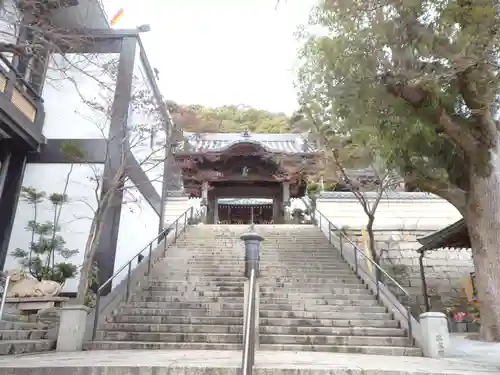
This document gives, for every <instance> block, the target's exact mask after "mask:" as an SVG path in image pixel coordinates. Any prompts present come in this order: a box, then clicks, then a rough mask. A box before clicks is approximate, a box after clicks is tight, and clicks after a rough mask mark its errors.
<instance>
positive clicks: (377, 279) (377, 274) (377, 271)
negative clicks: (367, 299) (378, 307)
mask: <svg viewBox="0 0 500 375" xmlns="http://www.w3.org/2000/svg"><path fill="white" fill-rule="evenodd" d="M375 282H376V283H377V301H379V302H380V270H379V269H378V267H375Z"/></svg>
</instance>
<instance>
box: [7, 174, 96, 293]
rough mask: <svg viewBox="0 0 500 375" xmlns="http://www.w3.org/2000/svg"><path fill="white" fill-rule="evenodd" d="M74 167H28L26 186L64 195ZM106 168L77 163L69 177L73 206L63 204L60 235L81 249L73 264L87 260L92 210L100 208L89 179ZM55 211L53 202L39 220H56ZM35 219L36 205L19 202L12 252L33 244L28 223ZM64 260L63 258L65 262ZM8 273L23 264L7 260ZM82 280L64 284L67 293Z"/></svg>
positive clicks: (70, 245) (43, 207)
mask: <svg viewBox="0 0 500 375" xmlns="http://www.w3.org/2000/svg"><path fill="white" fill-rule="evenodd" d="M70 168H71V165H70V164H28V165H27V167H26V172H25V174H24V179H23V186H25V187H34V188H36V189H37V190H39V191H45V192H46V193H47V195H50V194H51V193H60V194H61V193H63V189H64V185H65V182H66V179H67V177H68V173H69V171H70ZM102 168H103V166H102V165H88V164H75V165H74V166H73V171H72V172H71V173H70V174H69V183H68V188H67V191H66V194H67V195H68V198H69V203H67V204H65V205H63V208H62V211H61V217H60V222H59V224H60V227H61V232H60V235H62V236H63V237H64V239H65V240H66V246H67V247H68V248H69V249H78V250H80V253H79V254H78V255H76V256H74V257H72V258H70V259H69V261H70V262H71V263H73V264H75V265H78V266H80V265H81V263H82V261H83V253H84V249H85V242H86V241H87V236H88V233H89V229H90V223H91V219H92V216H93V211H92V209H93V208H94V209H95V207H96V200H95V187H96V185H95V183H93V182H91V181H89V177H90V176H93V175H95V173H96V172H97V173H98V174H100V173H102ZM53 215H54V211H53V208H52V205H51V203H50V202H45V203H43V204H41V205H39V206H38V219H37V221H42V222H43V221H47V220H48V221H52V219H53ZM32 219H33V206H31V205H29V204H27V203H25V202H23V201H22V200H20V201H19V204H18V206H17V210H16V214H15V218H14V226H13V229H12V235H11V238H10V243H9V253H10V252H11V251H12V250H14V249H16V248H22V249H25V250H27V249H28V246H29V242H30V239H31V237H30V234H29V232H28V231H26V230H25V227H26V224H27V223H28V221H29V220H32ZM62 260H63V259H60V261H62ZM4 268H5V269H6V270H11V269H16V268H19V263H18V261H17V260H16V259H13V258H12V257H11V256H10V255H9V256H8V257H7V260H6V263H5V267H4ZM77 285H78V278H76V279H72V280H68V281H67V282H66V284H65V285H64V291H66V292H76V289H77Z"/></svg>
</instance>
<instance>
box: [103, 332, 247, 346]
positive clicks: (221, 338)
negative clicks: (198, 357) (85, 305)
mask: <svg viewBox="0 0 500 375" xmlns="http://www.w3.org/2000/svg"><path fill="white" fill-rule="evenodd" d="M97 340H98V341H143V342H144V341H145V342H158V341H159V342H172V343H184V342H201V343H213V344H241V343H242V342H243V333H213V332H212V333H197V332H190V333H176V332H122V331H100V332H99V334H98V336H97Z"/></svg>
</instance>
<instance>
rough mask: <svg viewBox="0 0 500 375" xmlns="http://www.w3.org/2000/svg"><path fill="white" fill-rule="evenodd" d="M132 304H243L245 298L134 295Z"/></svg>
mask: <svg viewBox="0 0 500 375" xmlns="http://www.w3.org/2000/svg"><path fill="white" fill-rule="evenodd" d="M130 301H131V302H161V303H177V302H179V303H216V302H223V303H238V304H239V303H243V301H244V297H243V296H242V297H220V298H219V297H211V298H207V297H199V296H198V297H197V298H194V297H193V298H189V299H187V298H185V297H184V296H162V295H160V296H148V295H146V294H143V295H134V296H132V297H131V300H130Z"/></svg>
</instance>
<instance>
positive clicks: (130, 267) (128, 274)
mask: <svg viewBox="0 0 500 375" xmlns="http://www.w3.org/2000/svg"><path fill="white" fill-rule="evenodd" d="M131 273H132V262H128V272H127V290H126V293H125V301H128V297H130V274H131Z"/></svg>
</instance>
